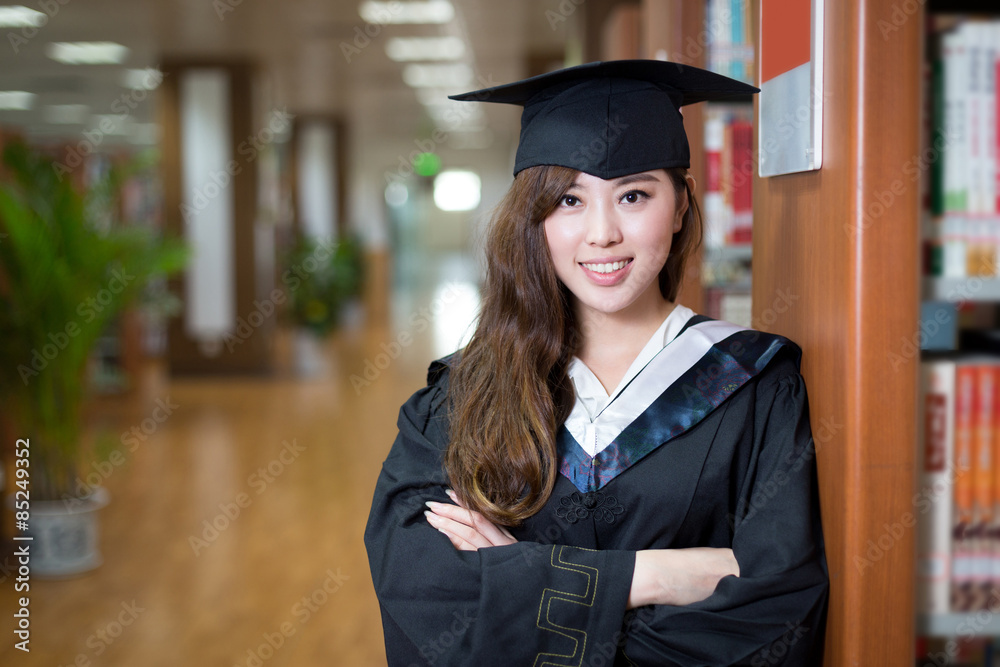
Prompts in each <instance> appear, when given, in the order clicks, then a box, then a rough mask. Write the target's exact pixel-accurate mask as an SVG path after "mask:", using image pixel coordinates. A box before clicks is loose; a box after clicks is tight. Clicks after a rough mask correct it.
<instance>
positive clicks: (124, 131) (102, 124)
mask: <svg viewBox="0 0 1000 667" xmlns="http://www.w3.org/2000/svg"><path fill="white" fill-rule="evenodd" d="M90 124H91V126H92V127H93V128H94V129H97V130H100V131H101V132H103V133H104V134H117V135H129V134H132V120H131V119H130V118H129V117H128V116H122V115H121V114H115V113H109V114H94V115H93V116H91V117H90Z"/></svg>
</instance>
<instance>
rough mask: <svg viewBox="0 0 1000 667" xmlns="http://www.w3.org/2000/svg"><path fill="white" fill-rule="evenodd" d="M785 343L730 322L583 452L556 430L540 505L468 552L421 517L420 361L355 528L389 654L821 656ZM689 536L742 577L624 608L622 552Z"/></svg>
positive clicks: (813, 520) (440, 395)
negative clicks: (700, 596)
mask: <svg viewBox="0 0 1000 667" xmlns="http://www.w3.org/2000/svg"><path fill="white" fill-rule="evenodd" d="M706 319H707V318H703V317H700V316H699V317H698V318H697V321H705V320H706ZM689 326H690V325H689ZM685 333H687V331H685ZM799 355H800V351H799V348H798V347H797V346H796V345H795V344H794V343H792V342H791V341H789V340H787V339H785V338H782V337H780V336H774V335H770V334H765V333H761V332H756V331H752V330H743V331H738V332H736V333H733V334H732V335H730V336H728V337H726V338H725V339H724V340H721V341H719V342H716V343H715V344H714V345H712V347H711V349H710V350H709V352H708V353H706V354H705V356H704V358H702V359H701V360H700V361H698V362H697V363H695V365H694V366H692V367H691V368H690V370H689V371H687V372H686V373H684V375H682V376H681V377H680V379H679V380H678V381H677V382H675V383H674V384H673V385H671V387H670V388H669V389H667V390H666V391H665V392H664V393H663V394H662V395H661V396H660V398H658V399H657V400H656V401H655V402H654V403H653V404H652V405H651V406H650V407H649V409H647V410H646V412H645V413H643V415H642V416H641V417H640V418H638V419H637V420H636V422H635V423H633V424H632V425H631V426H630V427H629V428H628V429H626V431H625V432H623V433H622V435H621V436H619V438H618V439H617V440H616V441H615V443H613V446H609V447H608V448H607V449H606V450H605V451H604V452H601V453H600V454H599V455H598V456H597V457H595V458H594V459H590V458H589V457H588V456H587V455H586V454H584V453H583V452H582V450H580V448H579V447H578V446H576V445H575V443H574V442H573V441H572V438H571V437H569V436H568V434H567V432H566V430H565V427H564V428H562V429H561V431H560V433H559V438H560V445H559V448H560V455H561V459H562V460H561V463H562V473H561V474H560V475H559V477H558V479H557V482H556V486H555V490H554V492H553V493H552V496H551V498H550V500H549V502H548V503H547V505H546V506H545V507H544V508H543V509H542V510H541V511H540V512H539V513H538V514H536V515H535V516H533V517H531V518H530V519H528V520H527V521H526V522H525V523H524V525H523V526H522V527H520V528H517V529H514V530H512V531H511V532H512V534H513V535H514V536H515V537H516V538H517V539H518V540H519V542H518V543H517V544H513V545H509V546H503V547H491V548H485V549H480V550H478V551H473V552H468V551H458V550H456V549H455V548H454V547H453V546H452V545H451V543H450V542H449V541H448V539H447V538H446V537H445V536H444V535H443V534H441V533H439V532H438V531H437V530H435V529H434V528H432V527H431V526H430V525H429V524H428V523H427V520H426V518H425V517H424V510H425V509H426V507H425V505H424V503H425V501H427V500H435V501H438V502H443V503H448V502H450V500H449V499H448V497H447V495H446V494H445V489H446V488H447V486H448V483H447V479H446V476H445V474H444V471H443V469H442V463H441V462H442V454H443V452H444V450H445V447H446V445H447V442H448V435H447V434H448V425H447V417H446V412H447V410H446V406H445V405H444V403H445V399H446V394H447V387H448V361H449V360H448V359H445V360H442V361H437V362H434V363H433V364H431V367H430V370H429V373H428V384H427V386H426V387H425V388H423V389H421V390H420V391H418V392H417V393H416V394H414V395H413V396H412V397H411V398H410V400H408V401H407V402H406V403H405V404H404V405H403V407H402V409H401V410H400V414H399V422H398V425H399V436H398V438H397V439H396V442H395V443H394V445H393V447H392V449H391V451H390V453H389V456H388V458H387V459H386V461H385V463H384V465H383V468H382V472H381V475H380V476H379V479H378V482H377V485H376V489H375V497H374V501H373V504H372V509H371V514H370V517H369V521H368V527H367V529H366V531H365V543H366V546H367V548H368V556H369V561H370V564H371V570H372V579H373V581H374V584H375V591H376V593H377V595H378V598H379V603H380V605H381V610H382V623H383V630H384V633H385V644H386V655H387V657H388V661H389V665H390V666H392V667H396V666H402V667H409V666H411V665H413V666H415V665H427V664H429V665H435V666H439V665H441V666H443V665H476V666H477V667H485V666H487V665H503V666H511V665H533V666H535V667H541V666H542V665H579V666H581V667H583V666H590V665H595V666H597V665H662V666H671V665H684V666H696V665H752V666H754V667H756V666H757V665H778V664H784V665H818V664H819V663H820V660H821V658H820V656H821V654H822V643H823V636H824V624H825V617H826V603H827V592H828V576H827V567H826V560H825V555H824V550H823V536H822V531H821V527H820V514H819V503H818V496H817V489H816V473H815V461H814V448H813V442H812V438H811V435H810V427H809V419H808V408H807V400H806V390H805V385H804V383H803V379H802V376H801V375H800V374H799V370H798V365H799ZM602 466H603V468H602ZM581 469H586V474H579V472H580V470H581ZM609 470H610V472H609ZM574 471H576V472H575V473H574ZM571 478H572V479H574V481H575V484H576V485H574V482H571V481H570V479H571ZM698 546H701V547H730V548H732V549H733V552H734V554H735V556H736V560H737V562H738V563H739V566H740V576H739V577H734V576H728V577H725V578H723V579H722V580H721V581H720V582H719V584H718V586H717V588H716V590H715V592H714V593H713V594H712V595H711V596H710V597H709V598H708V599H706V600H704V601H701V602H698V603H695V604H691V605H687V606H671V605H651V606H647V607H642V608H639V609H636V610H631V611H628V612H627V611H626V602H627V600H628V595H629V590H630V587H631V581H632V572H633V568H634V564H635V552H636V551H637V550H642V549H666V548H685V547H698Z"/></svg>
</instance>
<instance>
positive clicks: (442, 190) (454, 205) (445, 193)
mask: <svg viewBox="0 0 1000 667" xmlns="http://www.w3.org/2000/svg"><path fill="white" fill-rule="evenodd" d="M481 191H482V181H481V180H480V178H479V174H477V173H475V172H474V171H464V170H461V169H450V170H448V171H442V172H441V173H440V174H438V175H437V177H436V178H435V179H434V203H435V204H436V205H437V207H438V208H439V209H441V210H442V211H471V210H473V209H475V208H476V207H477V206H479V200H480V197H481Z"/></svg>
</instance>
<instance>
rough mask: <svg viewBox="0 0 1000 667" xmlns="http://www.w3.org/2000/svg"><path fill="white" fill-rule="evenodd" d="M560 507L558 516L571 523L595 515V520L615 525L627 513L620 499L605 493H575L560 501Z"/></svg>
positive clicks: (557, 511) (557, 512)
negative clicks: (620, 516) (620, 515)
mask: <svg viewBox="0 0 1000 667" xmlns="http://www.w3.org/2000/svg"><path fill="white" fill-rule="evenodd" d="M559 505H560V507H559V508H558V509H557V510H556V516H558V517H559V518H560V519H564V520H565V521H567V522H569V523H576V522H577V521H582V520H584V519H586V518H588V517H589V516H591V515H593V516H594V520H596V521H604V522H605V523H614V522H615V520H616V519H617V518H618V515H619V514H622V513H623V512H624V511H625V508H624V507H623V506H622V504H621V503H620V502H618V499H617V498H615V497H614V496H612V495H611V494H608V493H605V492H603V491H588V492H587V493H580V492H579V491H574V492H573V493H571V494H569V495H568V496H563V497H562V498H560V499H559Z"/></svg>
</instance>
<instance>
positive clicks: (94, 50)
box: [45, 42, 128, 65]
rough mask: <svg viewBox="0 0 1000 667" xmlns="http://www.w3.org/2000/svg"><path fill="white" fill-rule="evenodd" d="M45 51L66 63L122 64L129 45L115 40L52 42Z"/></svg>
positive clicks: (53, 57) (54, 58)
mask: <svg viewBox="0 0 1000 667" xmlns="http://www.w3.org/2000/svg"><path fill="white" fill-rule="evenodd" d="M45 52H46V53H47V54H48V56H49V58H52V59H53V60H57V61H59V62H61V63H63V64H65V65H120V64H121V63H122V62H124V61H125V58H127V57H128V47H126V46H122V45H121V44H115V43H114V42H52V43H51V44H47V45H46V47H45Z"/></svg>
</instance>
